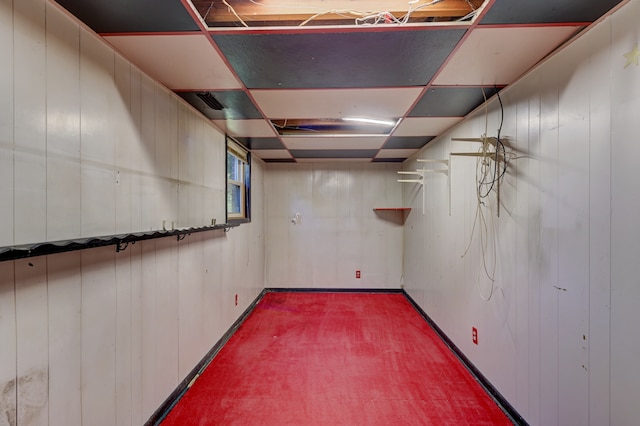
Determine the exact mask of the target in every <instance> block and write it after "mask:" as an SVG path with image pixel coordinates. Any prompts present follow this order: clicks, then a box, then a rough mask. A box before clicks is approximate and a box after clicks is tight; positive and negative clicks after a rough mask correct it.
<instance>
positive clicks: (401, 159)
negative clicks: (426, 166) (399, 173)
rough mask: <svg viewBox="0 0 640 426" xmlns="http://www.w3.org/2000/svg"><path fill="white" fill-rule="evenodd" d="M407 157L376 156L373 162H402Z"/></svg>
mask: <svg viewBox="0 0 640 426" xmlns="http://www.w3.org/2000/svg"><path fill="white" fill-rule="evenodd" d="M404 160H406V158H404V157H398V158H374V159H372V160H371V162H372V163H402V162H403V161H404Z"/></svg>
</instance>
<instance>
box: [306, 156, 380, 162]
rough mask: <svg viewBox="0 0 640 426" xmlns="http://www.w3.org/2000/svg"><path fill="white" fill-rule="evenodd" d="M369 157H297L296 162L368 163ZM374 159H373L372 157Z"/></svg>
mask: <svg viewBox="0 0 640 426" xmlns="http://www.w3.org/2000/svg"><path fill="white" fill-rule="evenodd" d="M371 161H372V159H371V158H368V157H367V158H297V159H296V160H295V162H297V163H370V162H371ZM373 161H375V159H373Z"/></svg>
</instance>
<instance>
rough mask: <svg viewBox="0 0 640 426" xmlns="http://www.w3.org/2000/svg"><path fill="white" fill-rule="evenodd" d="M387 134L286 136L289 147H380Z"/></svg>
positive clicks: (284, 140) (285, 142)
mask: <svg viewBox="0 0 640 426" xmlns="http://www.w3.org/2000/svg"><path fill="white" fill-rule="evenodd" d="M386 139H387V136H364V137H363V136H310V137H284V138H282V141H283V142H284V144H285V145H286V146H287V148H289V149H379V148H381V147H382V145H383V144H384V142H385V141H386Z"/></svg>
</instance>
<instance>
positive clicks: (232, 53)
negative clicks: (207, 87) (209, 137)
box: [212, 29, 465, 89]
mask: <svg viewBox="0 0 640 426" xmlns="http://www.w3.org/2000/svg"><path fill="white" fill-rule="evenodd" d="M464 32H465V30H462V29H439V30H421V31H417V30H413V31H404V30H403V31H380V32H366V33H365V32H341V33H306V34H305V33H298V34H220V35H213V36H212V37H213V39H214V40H215V42H216V43H217V44H218V46H219V47H220V49H221V50H222V52H223V54H224V55H225V56H226V57H227V59H228V60H229V63H230V64H231V65H232V66H233V68H234V69H235V71H236V73H237V74H238V76H239V77H240V79H241V80H242V81H243V83H244V84H245V86H246V87H248V88H251V89H254V88H278V89H285V88H346V87H396V86H419V85H425V84H427V83H428V82H429V80H431V78H432V77H433V75H434V74H435V72H436V71H437V70H438V69H439V68H440V66H441V65H442V63H443V61H444V60H445V59H446V57H447V56H448V55H449V54H450V53H451V51H452V50H453V48H454V47H455V46H456V44H457V43H458V41H459V40H460V38H461V37H462V35H463V34H464Z"/></svg>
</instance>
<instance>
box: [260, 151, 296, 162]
mask: <svg viewBox="0 0 640 426" xmlns="http://www.w3.org/2000/svg"><path fill="white" fill-rule="evenodd" d="M251 154H252V155H255V156H256V157H258V158H260V159H262V160H279V159H283V160H288V159H291V154H289V151H287V150H286V149H254V150H252V151H251Z"/></svg>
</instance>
